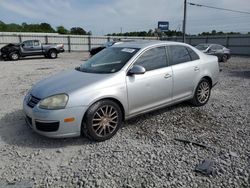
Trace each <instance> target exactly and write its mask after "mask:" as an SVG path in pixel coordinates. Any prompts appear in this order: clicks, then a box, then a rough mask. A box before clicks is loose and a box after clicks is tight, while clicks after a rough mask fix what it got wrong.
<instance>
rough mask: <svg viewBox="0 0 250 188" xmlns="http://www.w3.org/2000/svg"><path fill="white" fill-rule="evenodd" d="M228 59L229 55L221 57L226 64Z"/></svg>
mask: <svg viewBox="0 0 250 188" xmlns="http://www.w3.org/2000/svg"><path fill="white" fill-rule="evenodd" d="M227 59H228V57H227V55H226V54H224V55H223V56H222V57H221V62H223V63H226V62H227Z"/></svg>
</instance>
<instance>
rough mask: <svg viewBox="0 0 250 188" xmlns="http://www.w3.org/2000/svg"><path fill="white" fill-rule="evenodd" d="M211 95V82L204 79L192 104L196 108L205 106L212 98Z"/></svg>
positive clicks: (196, 91)
mask: <svg viewBox="0 0 250 188" xmlns="http://www.w3.org/2000/svg"><path fill="white" fill-rule="evenodd" d="M210 93H211V84H210V82H209V81H208V80H207V79H205V78H203V79H202V80H201V81H200V82H199V84H198V86H197V88H196V90H195V94H194V97H193V99H192V100H191V103H192V104H193V105H195V106H203V105H205V104H206V103H207V102H208V100H209V98H210Z"/></svg>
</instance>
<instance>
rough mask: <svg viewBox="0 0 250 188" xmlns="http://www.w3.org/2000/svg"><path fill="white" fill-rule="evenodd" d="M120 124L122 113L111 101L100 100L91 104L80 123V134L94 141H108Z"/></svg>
mask: <svg viewBox="0 0 250 188" xmlns="http://www.w3.org/2000/svg"><path fill="white" fill-rule="evenodd" d="M121 124H122V112H121V109H120V107H119V105H117V103H115V102H113V101H112V100H102V101H98V102H96V103H95V104H93V105H92V106H91V107H90V108H89V109H88V111H87V112H86V115H85V117H84V119H83V122H82V132H83V134H84V135H85V136H87V137H88V138H90V139H92V140H95V141H104V140H107V139H110V138H111V137H112V136H114V135H115V134H116V132H117V131H118V129H119V128H120V127H121Z"/></svg>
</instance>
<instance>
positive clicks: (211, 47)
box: [196, 44, 231, 62]
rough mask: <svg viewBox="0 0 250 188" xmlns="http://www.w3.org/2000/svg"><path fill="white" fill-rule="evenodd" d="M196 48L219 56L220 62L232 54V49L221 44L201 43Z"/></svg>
mask: <svg viewBox="0 0 250 188" xmlns="http://www.w3.org/2000/svg"><path fill="white" fill-rule="evenodd" d="M196 48H197V49H198V50H200V51H202V52H204V53H206V54H209V55H215V56H217V57H218V60H219V62H226V61H227V60H228V59H229V58H230V56H231V54H230V49H228V48H226V47H224V46H222V45H219V44H199V45H197V46H196Z"/></svg>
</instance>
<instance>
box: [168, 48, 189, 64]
mask: <svg viewBox="0 0 250 188" xmlns="http://www.w3.org/2000/svg"><path fill="white" fill-rule="evenodd" d="M169 49H170V54H171V59H172V61H171V65H177V64H180V63H185V62H189V61H192V59H191V57H190V55H189V52H188V50H187V48H186V47H185V46H178V45H171V46H169Z"/></svg>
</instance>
